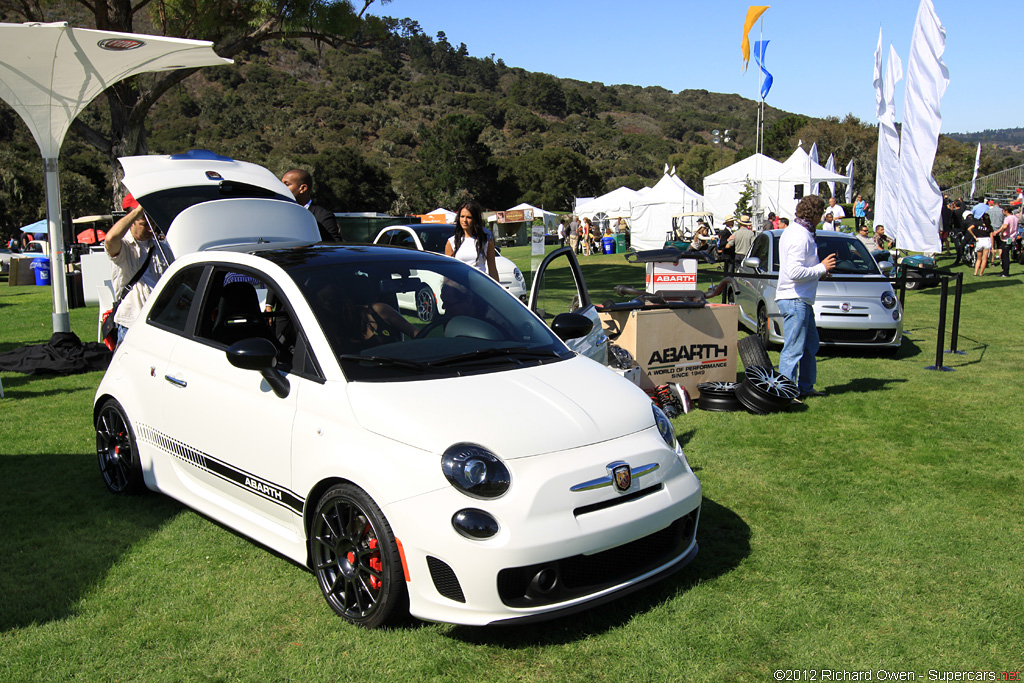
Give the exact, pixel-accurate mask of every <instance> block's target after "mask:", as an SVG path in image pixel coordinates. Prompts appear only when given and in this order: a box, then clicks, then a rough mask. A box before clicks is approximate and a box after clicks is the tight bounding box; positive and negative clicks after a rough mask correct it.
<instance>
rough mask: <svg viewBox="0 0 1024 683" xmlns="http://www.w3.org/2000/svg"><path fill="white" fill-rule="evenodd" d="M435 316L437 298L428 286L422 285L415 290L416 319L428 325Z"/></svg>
mask: <svg viewBox="0 0 1024 683" xmlns="http://www.w3.org/2000/svg"><path fill="white" fill-rule="evenodd" d="M436 314H437V298H436V297H434V290H432V289H431V288H430V285H423V286H422V287H420V288H419V289H417V290H416V317H417V318H419V319H420V320H422V321H423V322H425V323H429V322H430V321H431V320H433V319H434V316H435V315H436Z"/></svg>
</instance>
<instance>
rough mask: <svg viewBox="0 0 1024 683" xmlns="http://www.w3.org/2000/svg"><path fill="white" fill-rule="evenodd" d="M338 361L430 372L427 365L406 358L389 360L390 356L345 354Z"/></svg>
mask: <svg viewBox="0 0 1024 683" xmlns="http://www.w3.org/2000/svg"><path fill="white" fill-rule="evenodd" d="M338 359H339V360H341V361H351V362H354V363H363V364H365V365H380V366H385V365H387V366H391V367H395V368H406V369H408V370H415V371H417V372H427V371H428V370H430V368H429V367H427V365H426V364H425V363H420V362H418V361H414V360H406V359H404V358H389V357H388V356H361V355H359V354H358V353H345V354H342V355H340V356H338Z"/></svg>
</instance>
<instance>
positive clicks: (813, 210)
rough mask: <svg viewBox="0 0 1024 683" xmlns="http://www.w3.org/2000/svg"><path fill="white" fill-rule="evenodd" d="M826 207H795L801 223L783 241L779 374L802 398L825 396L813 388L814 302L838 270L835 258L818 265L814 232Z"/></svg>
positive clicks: (805, 203)
mask: <svg viewBox="0 0 1024 683" xmlns="http://www.w3.org/2000/svg"><path fill="white" fill-rule="evenodd" d="M824 210H825V203H824V202H823V201H822V199H821V197H819V196H818V195H808V196H806V197H804V198H803V199H801V200H800V203H799V204H797V207H796V220H795V221H793V224H792V225H790V226H789V227H788V228H786V229H785V230H784V231H783V233H782V237H781V238H779V285H778V288H777V289H776V290H775V301H776V303H777V304H778V306H779V311H780V312H781V313H782V339H783V346H782V356H781V357H780V359H779V372H781V373H782V374H783V375H785V376H786V377H789V378H790V379H791V380H793V381H794V382H796V384H797V386H798V387H799V388H800V396H801V397H806V396H823V395H824V394H823V392H820V391H817V390H815V388H814V383H815V382H816V381H817V379H818V363H817V359H816V358H815V354H817V353H818V328H817V327H816V326H815V324H814V297H815V295H816V294H817V291H818V280H820V279H821V278H822V277H824V276H825V275H826V274H827V273H828V272H829V271H831V270H832V269H833V268H835V267H836V255H835V254H829V255H828V256H826V257H825V258H824V259H821V260H820V261H819V260H818V246H817V244H816V243H815V241H814V226H816V225H817V224H818V223H819V222H820V221H821V215H822V213H823V212H824Z"/></svg>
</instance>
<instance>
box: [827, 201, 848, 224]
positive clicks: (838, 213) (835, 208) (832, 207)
mask: <svg viewBox="0 0 1024 683" xmlns="http://www.w3.org/2000/svg"><path fill="white" fill-rule="evenodd" d="M825 212H826V213H830V214H832V218H834V219H836V221H837V222H838V221H839V219H840V218H846V212H845V211H843V207H841V206H839V204H837V203H836V198H835V197H829V198H828V208H827V209H825Z"/></svg>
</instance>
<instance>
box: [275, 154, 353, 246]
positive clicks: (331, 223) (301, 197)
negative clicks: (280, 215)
mask: <svg viewBox="0 0 1024 683" xmlns="http://www.w3.org/2000/svg"><path fill="white" fill-rule="evenodd" d="M281 182H282V183H284V184H285V185H287V186H288V189H289V190H291V191H292V195H293V196H294V197H295V201H296V202H298V203H299V204H302V205H303V206H304V207H306V208H307V209H309V212H310V213H311V214H313V217H314V218H316V224H317V227H319V228H320V239H321V240H323V241H324V242H344V241H345V240H344V238H343V237H342V236H341V228H340V227H338V219H337V218H335V217H334V213H333V212H332V211H330V210H329V209H325V208H324V207H322V206H319V205H318V204H314V203H313V200H312V195H313V176H311V175H310V174H309V171H303V170H302V169H300V168H293V169H292V170H290V171H288V172H287V173H285V174H284V175H283V176H281Z"/></svg>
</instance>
